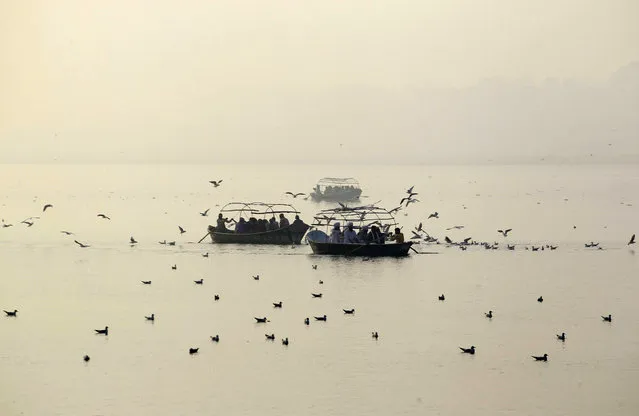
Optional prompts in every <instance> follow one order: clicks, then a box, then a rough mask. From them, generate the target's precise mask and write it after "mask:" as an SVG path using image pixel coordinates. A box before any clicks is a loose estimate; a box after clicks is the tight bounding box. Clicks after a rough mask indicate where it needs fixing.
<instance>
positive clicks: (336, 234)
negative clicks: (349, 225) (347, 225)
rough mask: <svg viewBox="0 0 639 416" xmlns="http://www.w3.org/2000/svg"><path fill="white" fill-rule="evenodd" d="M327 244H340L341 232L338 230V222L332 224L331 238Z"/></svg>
mask: <svg viewBox="0 0 639 416" xmlns="http://www.w3.org/2000/svg"><path fill="white" fill-rule="evenodd" d="M329 242H331V243H334V244H339V243H341V242H342V232H341V230H340V224H339V222H336V223H333V230H332V231H331V238H330V240H329Z"/></svg>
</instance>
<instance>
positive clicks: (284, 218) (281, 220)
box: [280, 214, 291, 228]
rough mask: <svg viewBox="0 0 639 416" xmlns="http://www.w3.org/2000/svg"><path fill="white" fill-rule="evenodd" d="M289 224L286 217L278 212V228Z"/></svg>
mask: <svg viewBox="0 0 639 416" xmlns="http://www.w3.org/2000/svg"><path fill="white" fill-rule="evenodd" d="M289 225H291V224H290V223H289V222H288V219H287V218H286V217H285V216H284V214H280V228H284V227H288V226H289Z"/></svg>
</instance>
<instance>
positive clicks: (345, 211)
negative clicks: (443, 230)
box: [306, 204, 414, 257]
mask: <svg viewBox="0 0 639 416" xmlns="http://www.w3.org/2000/svg"><path fill="white" fill-rule="evenodd" d="M349 223H353V228H354V229H355V230H361V229H362V228H363V227H367V228H368V227H373V226H375V227H377V228H378V229H379V231H380V232H381V233H382V234H383V235H384V236H385V235H386V234H387V233H388V231H389V230H391V229H395V228H397V222H396V221H395V218H394V217H393V214H392V213H391V212H390V211H388V210H386V209H384V208H381V207H377V206H374V205H366V206H360V207H348V206H346V205H344V204H340V206H339V207H338V208H332V209H325V210H322V211H320V212H319V213H317V214H316V215H315V217H314V221H313V223H312V224H311V231H309V232H308V234H307V235H306V241H307V242H308V244H309V245H310V246H311V249H312V250H313V253H315V254H332V255H342V256H364V257H402V256H407V255H408V252H409V250H410V249H411V248H412V245H413V242H411V241H408V242H402V243H386V242H385V241H384V239H383V238H382V239H381V241H380V240H374V241H366V242H360V243H344V242H339V243H336V242H331V241H330V238H329V233H330V232H331V231H332V230H333V228H334V227H335V225H336V224H337V225H339V226H346V225H347V224H349ZM321 229H325V230H326V232H324V231H322V230H321ZM413 250H414V249H413Z"/></svg>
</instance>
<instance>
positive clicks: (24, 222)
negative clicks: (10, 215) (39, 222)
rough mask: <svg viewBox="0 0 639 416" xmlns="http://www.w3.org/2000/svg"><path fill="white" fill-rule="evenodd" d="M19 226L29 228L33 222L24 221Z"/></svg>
mask: <svg viewBox="0 0 639 416" xmlns="http://www.w3.org/2000/svg"><path fill="white" fill-rule="evenodd" d="M21 224H26V225H27V227H31V226H32V225H33V222H32V221H31V222H30V221H27V220H24V221H21Z"/></svg>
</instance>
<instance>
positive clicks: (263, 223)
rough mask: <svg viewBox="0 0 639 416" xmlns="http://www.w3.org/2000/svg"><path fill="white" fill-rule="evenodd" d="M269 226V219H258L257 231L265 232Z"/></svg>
mask: <svg viewBox="0 0 639 416" xmlns="http://www.w3.org/2000/svg"><path fill="white" fill-rule="evenodd" d="M267 226H268V221H266V220H257V232H258V233H264V232H266V231H267V229H266V227H267Z"/></svg>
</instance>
